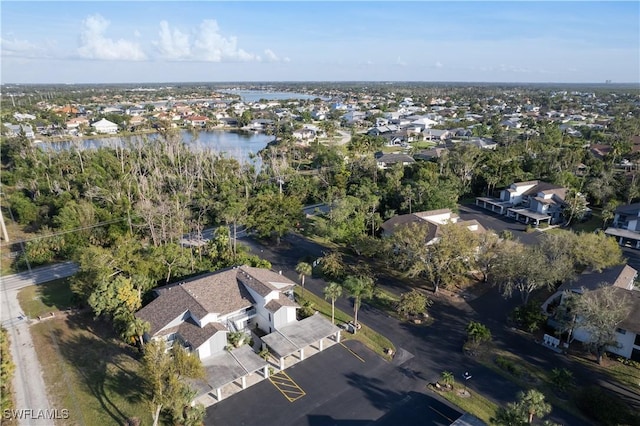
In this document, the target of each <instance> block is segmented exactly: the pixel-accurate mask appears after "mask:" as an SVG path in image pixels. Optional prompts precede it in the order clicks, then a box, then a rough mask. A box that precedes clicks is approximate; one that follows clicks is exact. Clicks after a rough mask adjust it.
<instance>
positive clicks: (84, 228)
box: [0, 217, 128, 247]
mask: <svg viewBox="0 0 640 426" xmlns="http://www.w3.org/2000/svg"><path fill="white" fill-rule="evenodd" d="M125 220H128V218H126V217H125V218H120V219H113V220H108V221H106V222H100V223H96V224H94V225H89V226H82V227H79V228H73V229H67V230H64V231H58V232H52V233H50V234H46V235H38V236H36V237H33V238H26V239H22V240H18V241H15V242H13V243H6V244H0V247H7V246H10V245H13V244H22V243H28V242H30V241H37V240H41V239H44V238H51V237H57V236H58V235H65V234H71V233H74V232H78V231H84V230H87V229H93V228H99V227H101V226H105V225H111V224H114V223H118V222H124V221H125Z"/></svg>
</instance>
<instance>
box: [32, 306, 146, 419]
mask: <svg viewBox="0 0 640 426" xmlns="http://www.w3.org/2000/svg"><path fill="white" fill-rule="evenodd" d="M31 334H32V338H33V343H34V346H35V348H36V351H37V353H38V358H39V360H40V363H41V365H42V370H43V374H44V380H45V383H46V385H47V391H48V392H49V398H50V400H51V404H52V405H51V406H52V407H64V408H66V409H67V410H69V419H67V420H64V421H62V422H61V424H65V425H67V424H68V425H76V424H83V425H122V424H125V422H126V421H127V419H130V418H134V417H136V418H138V419H140V420H141V424H142V425H148V424H151V420H152V419H151V411H150V408H149V404H148V403H147V401H146V399H145V398H144V396H143V395H144V394H143V387H142V385H141V377H140V376H139V375H138V369H139V366H140V363H139V362H138V361H137V360H136V359H135V353H134V352H135V350H134V349H132V348H131V347H128V346H127V345H124V344H123V343H122V342H120V341H119V339H118V338H117V337H116V336H115V335H114V333H113V331H112V329H111V325H110V324H108V323H106V322H98V321H94V320H93V319H92V318H91V315H90V314H79V315H74V316H70V317H68V318H66V319H65V318H62V317H60V318H55V319H52V320H47V321H42V322H40V323H38V324H35V325H33V326H32V327H31Z"/></svg>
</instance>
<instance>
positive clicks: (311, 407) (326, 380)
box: [205, 340, 460, 426]
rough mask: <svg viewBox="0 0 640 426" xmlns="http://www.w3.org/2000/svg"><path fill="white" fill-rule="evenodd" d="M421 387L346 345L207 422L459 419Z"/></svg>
mask: <svg viewBox="0 0 640 426" xmlns="http://www.w3.org/2000/svg"><path fill="white" fill-rule="evenodd" d="M403 367H406V366H403ZM424 386H425V382H424V381H422V380H419V379H418V378H416V377H415V376H414V377H412V376H411V375H407V374H405V373H403V371H402V370H401V368H400V367H396V366H394V365H392V364H390V363H388V362H386V361H385V360H383V359H382V358H381V357H379V356H378V355H376V354H375V353H373V352H371V351H370V350H369V349H367V348H366V347H364V346H363V345H362V344H360V343H359V342H357V341H353V340H349V341H346V342H344V346H343V345H333V346H331V347H330V348H328V349H326V350H325V351H323V352H321V353H318V354H317V355H314V356H313V357H311V358H309V359H306V360H304V361H302V362H299V363H297V364H295V365H293V366H292V367H290V368H288V369H287V370H286V371H285V374H284V375H281V374H278V375H276V376H275V378H273V382H272V381H269V380H265V381H263V382H261V383H258V384H256V385H254V386H252V387H251V388H249V389H247V390H245V391H243V392H241V393H238V394H236V395H233V396H231V397H229V398H227V399H225V400H223V401H221V402H219V403H218V404H215V405H213V406H211V407H209V408H208V409H207V417H206V419H205V423H206V424H211V425H216V426H221V425H222V426H224V425H228V426H234V425H261V426H269V425H273V426H311V425H313V426H323V425H335V424H343V423H344V424H347V423H349V424H359V423H363V424H367V423H370V422H373V421H377V420H379V421H383V420H384V421H385V422H383V423H381V424H388V425H391V424H416V423H412V422H411V421H410V420H409V419H410V418H413V419H414V420H419V423H420V424H432V425H440V424H449V423H446V422H447V421H448V420H447V419H449V418H451V419H456V418H457V417H459V416H460V413H459V412H458V411H457V410H455V409H454V408H451V407H448V406H447V405H446V404H445V403H442V402H440V401H438V400H436V399H434V398H432V397H431V396H429V395H426V394H424V393H423V392H422V391H423V390H424ZM283 395H284V398H283ZM425 401H427V402H429V404H431V405H429V404H427V405H425ZM429 406H432V407H433V408H435V410H433V409H430V408H428V407H429ZM442 414H444V416H443V415H442ZM394 419H406V420H407V421H409V423H397V422H395V420H394ZM403 421H404V420H403Z"/></svg>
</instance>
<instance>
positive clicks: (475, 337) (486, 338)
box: [467, 321, 491, 345]
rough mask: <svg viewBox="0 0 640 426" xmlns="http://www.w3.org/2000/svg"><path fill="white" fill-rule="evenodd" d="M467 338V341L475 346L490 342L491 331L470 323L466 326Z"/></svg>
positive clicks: (482, 325)
mask: <svg viewBox="0 0 640 426" xmlns="http://www.w3.org/2000/svg"><path fill="white" fill-rule="evenodd" d="M467 336H468V339H469V341H470V342H472V343H475V344H476V345H480V344H482V343H484V342H490V341H491V331H490V330H489V328H488V327H487V326H486V325H484V324H481V323H479V322H475V321H471V322H470V323H469V325H467Z"/></svg>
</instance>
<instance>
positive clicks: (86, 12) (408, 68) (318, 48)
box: [0, 0, 640, 83]
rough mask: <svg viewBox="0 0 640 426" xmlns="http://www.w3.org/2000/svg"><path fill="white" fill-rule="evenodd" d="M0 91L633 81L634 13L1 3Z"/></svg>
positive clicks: (616, 8)
mask: <svg viewBox="0 0 640 426" xmlns="http://www.w3.org/2000/svg"><path fill="white" fill-rule="evenodd" d="M0 12H1V23H2V26H1V31H0V33H1V34H0V36H1V58H0V59H1V61H2V65H1V71H2V74H1V81H2V83H123V82H131V83H138V82H140V83H143V82H194V81H212V82H216V81H345V80H346V81H472V82H567V83H568V82H604V81H605V80H612V81H614V82H639V81H640V2H637V1H624V2H593V1H587V2H580V1H570V2H551V1H543V2H528V1H502V2H484V1H472V2H461V1H448V2H432V1H410V2H395V1H394V2H391V1H355V2H337V1H330V2H316V1H288V2H273V1H258V2H247V1H234V2H223V1H194V2H168V1H167V2H165V1H137V2H136V1H128V2H124V1H122V2H120V1H110V2H80V1H72V2H61V1H45V2H34V1H4V0H3V1H2V2H1V3H0Z"/></svg>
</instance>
